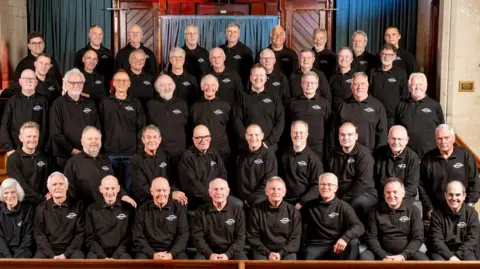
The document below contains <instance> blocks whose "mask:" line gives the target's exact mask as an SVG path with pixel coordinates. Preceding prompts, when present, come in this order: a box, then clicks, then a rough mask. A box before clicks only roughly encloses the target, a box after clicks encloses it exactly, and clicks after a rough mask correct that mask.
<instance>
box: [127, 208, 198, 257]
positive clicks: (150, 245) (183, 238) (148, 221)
mask: <svg viewBox="0 0 480 269" xmlns="http://www.w3.org/2000/svg"><path fill="white" fill-rule="evenodd" d="M132 234H133V240H134V244H135V247H136V248H137V251H139V252H140V253H143V254H145V255H147V257H149V258H151V257H153V254H155V252H159V251H167V252H168V253H170V254H172V256H173V257H174V258H175V257H176V256H177V255H178V254H179V253H181V252H183V251H184V250H185V248H186V247H187V242H188V237H189V236H190V230H189V229H188V220H187V213H186V210H185V207H184V206H182V205H181V204H179V203H178V202H176V201H173V200H168V202H167V204H166V205H165V206H164V207H162V208H160V207H158V206H157V205H155V203H154V202H153V201H148V202H147V203H145V204H144V205H142V206H141V207H140V208H139V209H138V210H137V214H136V216H135V224H134V225H133V231H132Z"/></svg>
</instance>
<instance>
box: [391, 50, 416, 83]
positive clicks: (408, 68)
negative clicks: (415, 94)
mask: <svg viewBox="0 0 480 269" xmlns="http://www.w3.org/2000/svg"><path fill="white" fill-rule="evenodd" d="M393 65H394V66H398V67H400V68H402V69H403V70H405V72H407V76H410V74H412V73H414V72H420V68H419V67H418V64H417V61H415V56H413V54H412V53H410V52H409V51H407V50H404V49H403V48H400V47H399V48H398V49H397V58H396V59H395V60H394V61H393Z"/></svg>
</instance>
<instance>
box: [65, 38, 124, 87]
mask: <svg viewBox="0 0 480 269" xmlns="http://www.w3.org/2000/svg"><path fill="white" fill-rule="evenodd" d="M88 50H94V51H95V52H96V53H97V57H98V64H97V66H96V67H95V73H99V74H100V75H102V76H103V77H105V82H106V83H105V84H104V85H102V86H104V87H105V89H109V88H110V80H111V79H112V77H113V63H114V58H113V53H112V51H111V50H109V49H107V48H106V47H104V46H103V45H101V44H100V48H99V49H98V50H97V49H94V48H93V47H92V46H90V43H88V44H87V45H86V46H85V47H84V48H81V49H80V50H79V51H77V53H76V54H75V62H74V63H73V66H75V67H76V68H78V69H80V70H84V64H83V62H82V58H83V55H84V54H85V52H87V51H88ZM127 62H128V59H127ZM84 91H85V90H84Z"/></svg>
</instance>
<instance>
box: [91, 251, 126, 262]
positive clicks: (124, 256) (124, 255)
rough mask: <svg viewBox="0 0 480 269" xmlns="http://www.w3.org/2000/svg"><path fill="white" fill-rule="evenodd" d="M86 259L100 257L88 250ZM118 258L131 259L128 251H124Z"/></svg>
mask: <svg viewBox="0 0 480 269" xmlns="http://www.w3.org/2000/svg"><path fill="white" fill-rule="evenodd" d="M107 256H108V255H107ZM109 258H111V256H109ZM86 259H88V260H98V259H100V258H99V257H98V256H97V254H95V253H93V252H88V253H87V258H86ZM118 259H120V260H131V259H132V256H131V255H130V254H129V253H127V252H125V253H123V254H122V255H120V257H119V258H118Z"/></svg>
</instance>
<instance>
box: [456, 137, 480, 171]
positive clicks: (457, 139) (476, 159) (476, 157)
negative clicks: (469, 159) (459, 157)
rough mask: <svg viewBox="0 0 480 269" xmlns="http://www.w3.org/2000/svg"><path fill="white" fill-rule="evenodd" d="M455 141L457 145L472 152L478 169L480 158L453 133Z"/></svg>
mask: <svg viewBox="0 0 480 269" xmlns="http://www.w3.org/2000/svg"><path fill="white" fill-rule="evenodd" d="M455 141H456V142H457V145H459V146H461V147H464V148H466V149H468V151H470V152H471V153H472V154H473V157H475V162H476V163H477V167H478V168H479V170H480V158H478V156H477V154H475V152H474V151H473V150H472V149H471V148H470V147H468V145H467V144H466V143H465V142H464V141H463V140H462V139H461V138H460V137H459V136H458V135H455Z"/></svg>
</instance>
